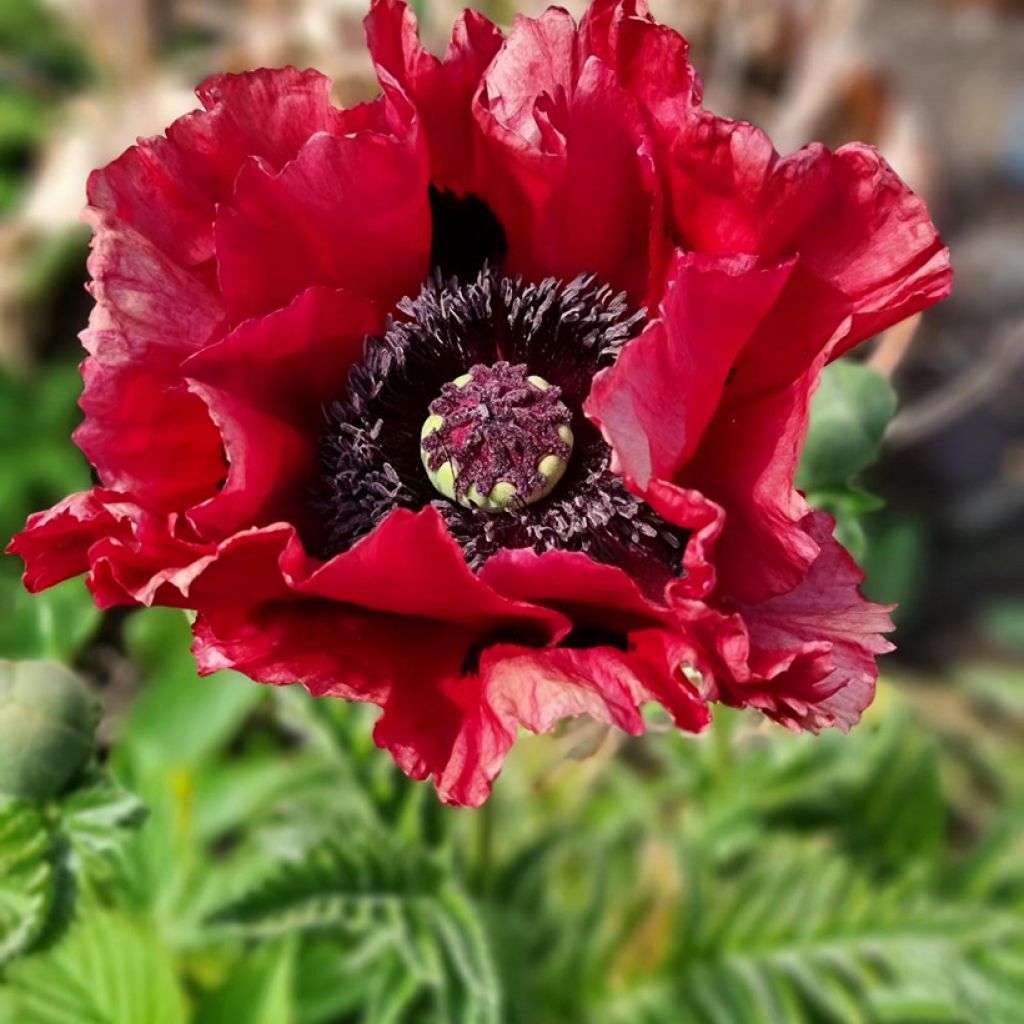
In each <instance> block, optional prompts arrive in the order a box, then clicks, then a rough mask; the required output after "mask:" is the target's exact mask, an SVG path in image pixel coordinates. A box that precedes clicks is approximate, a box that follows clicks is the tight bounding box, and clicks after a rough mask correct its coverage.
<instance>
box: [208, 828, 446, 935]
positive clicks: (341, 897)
mask: <svg viewBox="0 0 1024 1024" xmlns="http://www.w3.org/2000/svg"><path fill="white" fill-rule="evenodd" d="M442 877H443V876H442V873H441V871H440V869H439V867H438V865H437V864H436V862H435V861H434V860H433V859H431V858H430V857H429V856H427V855H425V854H424V853H423V852H422V851H419V850H416V849H410V848H407V847H404V846H403V845H402V844H399V843H398V842H397V841H396V840H395V839H393V838H392V837H391V836H390V835H388V833H386V832H384V831H381V830H377V829H372V828H367V827H366V826H363V825H358V826H353V827H350V829H349V831H348V834H346V835H344V838H341V837H339V838H338V839H335V840H333V841H328V842H325V843H323V844H321V845H319V846H316V847H315V848H313V849H312V850H310V851H308V852H307V853H305V854H303V855H302V856H301V857H299V858H298V859H297V860H295V861H294V862H292V863H285V864H282V865H280V866H279V867H278V868H277V869H276V870H275V871H274V872H273V873H272V874H271V875H270V876H269V877H268V878H266V879H265V880H264V881H262V882H261V883H260V884H259V885H258V886H256V887H255V888H254V889H253V890H252V891H251V892H249V893H247V894H246V895H245V896H243V897H242V898H241V899H239V900H236V901H234V902H232V903H231V904H229V905H228V906H226V907H223V908H221V909H220V910H219V911H218V912H217V913H216V914H214V915H213V918H212V920H213V922H214V923H216V924H220V925H224V926H227V927H230V928H231V929H233V930H238V931H241V932H244V933H245V934H248V935H258V936H264V937H268V936H278V935H286V934H290V933H292V932H293V931H295V930H307V929H309V930H319V929H331V928H339V927H341V928H345V927H354V928H356V929H359V928H361V927H363V926H364V925H365V923H366V922H368V921H369V920H371V919H373V918H374V917H375V916H376V915H378V914H381V913H386V912H387V910H388V909H389V908H390V907H391V906H393V905H394V904H395V903H396V902H401V901H408V900H415V899H417V898H422V897H427V896H431V895H433V894H434V893H435V892H436V891H437V889H438V887H439V885H440V883H441V880H442Z"/></svg>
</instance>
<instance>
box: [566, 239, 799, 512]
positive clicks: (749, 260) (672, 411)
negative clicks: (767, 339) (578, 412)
mask: <svg viewBox="0 0 1024 1024" xmlns="http://www.w3.org/2000/svg"><path fill="white" fill-rule="evenodd" d="M791 271H792V262H789V263H781V264H764V263H762V262H761V261H759V260H758V259H756V258H754V257H742V256H740V257H720V258H715V257H707V256H704V255H703V254H699V253H684V252H679V253H677V254H676V256H675V257H674V259H673V263H672V266H671V269H670V270H669V274H668V283H667V286H666V290H665V295H664V297H663V298H662V302H661V306H660V308H659V310H658V315H657V318H656V319H653V320H651V321H649V323H648V326H647V328H646V329H645V330H644V332H643V334H642V335H641V336H640V337H639V338H637V339H635V340H634V341H632V342H630V343H629V344H628V345H627V346H626V347H625V349H624V350H623V351H622V354H621V355H620V356H619V358H618V359H617V360H616V363H615V365H614V366H613V367H610V368H609V369H607V370H603V371H602V372H601V373H600V374H598V375H597V377H595V379H594V383H593V386H592V388H591V391H590V396H589V398H588V399H587V403H586V406H585V411H586V413H587V416H588V417H589V418H590V419H591V420H592V421H593V422H594V423H595V424H596V425H597V426H598V427H600V429H601V432H602V433H603V434H604V437H605V440H607V441H608V443H609V445H610V446H611V448H612V451H613V453H614V456H615V468H616V470H617V471H618V472H620V473H622V475H623V476H625V478H626V479H627V480H628V481H629V482H630V483H631V484H632V485H633V486H635V487H636V488H637V489H638V490H639V491H640V492H641V493H643V492H644V490H645V489H646V488H647V485H648V483H649V482H650V480H651V479H652V477H654V478H658V479H661V480H669V481H675V480H676V479H677V476H678V474H679V472H680V471H681V470H682V468H683V467H684V466H685V465H686V464H687V463H688V462H689V461H690V459H691V458H692V457H693V454H694V452H696V450H697V448H698V446H699V445H700V442H701V439H702V437H703V436H704V432H705V430H706V429H707V426H708V424H709V423H710V422H711V419H712V417H713V416H714V414H715V410H716V409H717V407H718V405H719V403H720V401H721V397H722V392H723V390H724V389H725V387H726V383H727V381H728V379H729V376H730V371H731V370H732V368H733V366H734V364H735V363H736V360H737V358H738V356H739V354H740V352H741V351H742V350H743V347H744V346H745V345H746V344H747V343H748V342H749V341H750V339H751V337H752V336H753V335H754V333H755V332H756V330H757V328H758V327H759V325H760V323H761V321H762V320H763V319H764V316H765V314H766V313H767V311H768V310H769V309H770V308H771V307H772V305H773V303H774V302H775V300H776V299H777V298H778V296H779V294H780V292H781V291H782V288H783V287H784V286H785V284H786V281H787V279H788V278H789V275H790V273H791Z"/></svg>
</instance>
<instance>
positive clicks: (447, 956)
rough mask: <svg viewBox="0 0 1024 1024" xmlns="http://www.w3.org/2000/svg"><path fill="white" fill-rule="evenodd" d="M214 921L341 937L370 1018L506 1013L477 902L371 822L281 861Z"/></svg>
mask: <svg viewBox="0 0 1024 1024" xmlns="http://www.w3.org/2000/svg"><path fill="white" fill-rule="evenodd" d="M213 922H214V923H215V924H216V925H219V926H221V927H223V928H228V929H229V930H231V931H236V932H241V933H242V934H245V935H249V936H255V937H263V938H267V937H274V936H284V935H290V934H295V933H296V932H309V933H314V934H319V935H326V934H332V933H333V934H334V935H336V936H338V937H339V939H341V938H343V939H344V940H345V945H344V947H343V948H344V951H345V960H346V961H347V965H346V967H345V969H344V970H345V973H349V974H351V975H352V976H353V977H355V976H356V975H357V974H358V975H360V976H362V977H361V980H359V981H357V982H356V984H357V985H364V984H365V986H366V988H365V995H364V1002H363V1005H364V1006H365V1008H366V1019H367V1020H370V1021H380V1022H384V1021H409V1022H410V1024H411V1022H412V1021H416V1022H417V1024H419V1022H420V1021H427V1020H434V1019H436V1020H438V1021H450V1022H452V1024H455V1022H463V1024H497V1022H498V1021H500V1019H501V1016H500V1011H501V999H500V986H499V983H498V980H497V973H496V971H495V969H494V965H493V962H492V958H491V954H490V949H489V945H488V941H487V938H486V936H485V934H484V931H483V929H482V927H481V925H480V923H479V920H478V918H477V916H476V913H475V911H474V909H473V907H472V905H471V904H470V903H469V902H467V900H466V898H465V896H463V895H462V894H461V893H460V892H459V891H458V890H457V889H456V888H455V887H454V886H453V884H452V883H451V882H450V881H449V880H448V879H447V878H446V875H445V873H444V872H443V871H442V870H441V869H440V868H439V866H438V864H437V861H436V859H435V858H434V857H433V856H432V855H430V854H428V853H427V852H426V851H423V850H421V849H417V848H416V847H414V846H410V845H409V844H408V843H406V842H403V841H399V840H398V839H396V838H395V837H394V836H392V835H391V834H389V833H388V832H386V831H383V830H380V829H376V828H373V827H368V826H366V825H365V824H363V823H359V822H354V823H352V825H351V827H350V828H349V829H347V830H346V834H345V835H344V836H343V837H341V836H339V837H338V838H336V839H334V840H332V841H330V842H328V843H325V844H321V845H319V846H317V847H315V848H314V849H313V850H311V851H309V852H308V853H307V854H306V855H304V856H303V857H301V858H299V859H297V860H295V861H293V862H290V863H286V864H282V865H281V866H280V867H279V868H278V869H277V871H275V872H274V873H273V874H272V875H271V876H270V877H269V878H267V879H265V880H264V881H263V882H261V883H260V884H259V885H257V886H256V887H254V888H253V890H252V891H250V892H249V893H247V894H246V895H244V896H242V897H241V898H240V899H238V900H235V901H233V902H232V903H231V904H229V905H228V906H226V907H224V908H222V909H221V910H220V911H219V912H217V913H216V914H215V915H214V917H213ZM357 963H358V964H359V965H361V966H360V967H358V968H357V967H356V964H357ZM424 1000H426V1001H427V1003H429V1005H431V1006H432V1007H433V1011H431V1013H430V1014H428V1013H427V1012H426V1011H425V1010H424V1009H423V1006H424V1002H423V1001H424ZM323 1002H324V1001H323V997H321V1000H320V1005H323ZM412 1012H415V1014H417V1015H416V1016H413V1017H409V1016H407V1014H408V1013H412ZM431 1014H436V1016H434V1015H431Z"/></svg>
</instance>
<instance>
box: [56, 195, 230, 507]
mask: <svg viewBox="0 0 1024 1024" xmlns="http://www.w3.org/2000/svg"><path fill="white" fill-rule="evenodd" d="M94 223H95V227H96V235H95V238H94V241H93V248H92V253H91V255H90V258H89V270H90V272H91V274H92V277H93V284H92V292H93V295H94V296H95V298H96V306H95V307H94V309H93V312H92V316H91V317H90V320H89V327H88V329H87V330H86V331H84V332H83V334H82V341H83V343H84V344H85V346H86V348H87V349H88V350H89V352H90V356H89V358H88V359H87V360H86V362H85V364H84V366H83V370H82V375H83V378H84V381H85V390H84V392H83V394H82V397H81V399H80V403H79V404H80V405H81V407H82V411H83V412H84V413H85V421H84V422H83V424H82V425H81V426H80V427H79V428H78V430H77V432H76V434H75V440H76V442H77V443H78V446H79V447H80V448H81V449H82V451H83V452H84V453H85V455H86V457H87V458H88V459H89V461H90V462H91V463H92V464H93V465H94V466H95V467H96V470H97V472H98V473H99V475H100V479H101V480H102V481H103V483H104V484H105V485H106V486H107V487H111V488H115V489H117V490H122V491H126V492H130V493H132V494H135V495H137V497H138V500H140V501H141V502H143V503H144V504H145V505H147V507H152V508H154V509H160V510H162V511H172V510H174V509H175V508H180V507H182V506H183V505H187V504H189V503H191V502H193V501H197V500H201V499H202V498H205V497H208V496H209V495H211V494H212V493H213V492H214V491H215V490H216V487H217V485H218V483H219V481H220V480H221V479H223V476H224V473H225V463H224V457H223V449H222V445H221V441H220V435H219V433H218V431H217V429H216V426H215V425H214V423H213V422H212V421H211V419H210V417H209V415H208V412H207V410H206V407H205V406H204V404H203V403H202V402H201V401H200V400H199V399H197V398H196V396H194V395H192V394H190V393H189V392H188V390H187V389H186V388H185V387H183V386H182V385H181V381H180V378H179V376H178V372H177V368H178V366H179V364H180V363H181V362H182V360H184V359H185V358H187V357H188V356H189V355H190V354H192V353H194V352H196V351H198V350H199V349H201V348H202V347H203V346H204V345H207V344H209V343H210V342H211V341H212V340H214V339H215V338H216V337H217V336H218V334H219V332H220V331H221V330H222V325H223V312H222V310H221V308H220V305H219V303H218V301H217V298H216V296H214V295H213V294H211V292H210V291H209V290H208V289H207V288H206V287H205V286H204V285H203V284H201V283H200V282H199V281H198V280H197V279H196V278H194V277H193V276H191V275H190V274H188V273H186V272H185V271H184V270H181V269H180V268H179V267H177V266H176V265H175V264H173V263H171V262H170V261H169V260H168V258H167V257H166V256H165V255H164V254H163V253H162V252H161V251H160V250H159V249H157V248H156V246H154V245H153V244H152V243H151V242H149V241H148V240H147V239H145V238H143V237H142V236H141V235H140V234H138V232H136V231H134V230H133V229H131V228H128V227H126V226H125V225H124V224H122V223H121V222H120V221H117V220H115V219H114V218H112V217H110V216H109V215H106V214H97V215H96V216H95V218H94Z"/></svg>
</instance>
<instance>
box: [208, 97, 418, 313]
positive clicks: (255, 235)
mask: <svg viewBox="0 0 1024 1024" xmlns="http://www.w3.org/2000/svg"><path fill="white" fill-rule="evenodd" d="M392 101H393V109H394V111H395V115H394V117H393V118H392V119H391V121H392V123H391V130H392V133H390V134H381V133H376V132H363V133H357V134H352V135H347V136H341V137H338V136H334V135H328V134H325V133H321V134H318V135H314V136H313V138H312V139H310V141H309V142H307V143H306V144H305V146H303V148H302V149H301V150H300V152H299V154H298V155H297V156H296V157H295V159H294V160H292V161H291V162H290V163H289V164H287V165H286V166H285V167H284V169H283V170H281V171H280V172H278V173H275V172H274V171H273V170H272V169H271V168H270V167H269V166H267V165H265V164H263V163H261V162H259V161H251V162H249V163H247V164H245V165H244V167H243V168H242V170H241V171H240V172H239V175H238V179H237V182H236V185H235V191H234V194H233V196H232V198H231V201H230V202H228V203H225V204H222V205H221V206H220V207H218V212H217V225H216V239H217V260H218V274H219V278H220V284H221V288H222V291H223V293H224V299H225V303H226V306H227V309H228V312H229V314H230V316H231V319H232V321H233V322H234V323H237V322H238V321H240V320H243V319H245V318H247V317H252V316H260V315H262V314H265V313H269V312H271V311H273V310H275V309H278V308H280V307H282V306H286V305H288V303H289V302H291V301H292V299H294V298H295V297H296V296H297V295H299V294H300V293H301V292H303V291H305V290H306V289H307V288H311V287H313V286H315V285H322V286H324V287H327V288H345V289H348V290H350V291H353V292H355V293H357V294H359V295H362V296H365V297H367V298H369V299H372V300H373V301H374V302H377V303H378V304H379V305H381V306H382V307H383V308H385V309H389V308H391V306H393V305H394V303H395V302H397V301H398V299H400V298H401V297H402V296H403V295H408V294H413V293H415V292H416V290H417V289H418V288H419V285H420V283H421V282H422V281H423V279H424V277H425V276H426V274H427V270H428V266H429V255H430V207H429V201H428V193H427V186H428V184H429V159H428V156H427V153H426V151H425V147H424V145H423V141H422V133H421V132H420V131H419V128H418V125H417V122H416V119H415V117H414V115H413V112H412V111H411V110H409V109H408V108H406V107H404V104H405V101H404V100H403V98H402V97H401V96H400V95H398V94H394V95H393V97H392Z"/></svg>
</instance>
